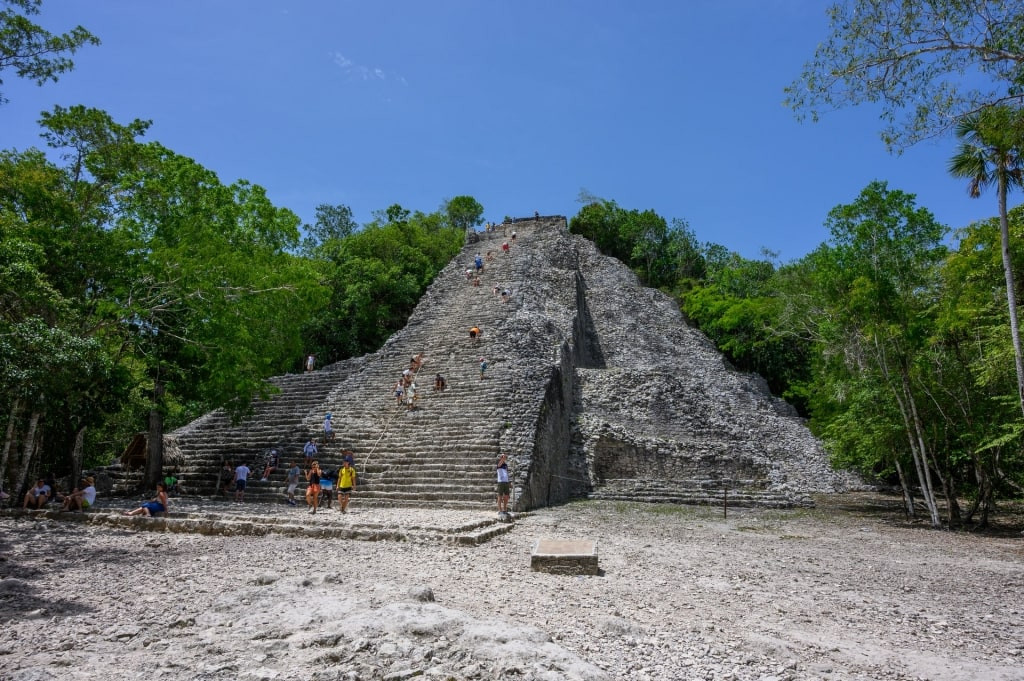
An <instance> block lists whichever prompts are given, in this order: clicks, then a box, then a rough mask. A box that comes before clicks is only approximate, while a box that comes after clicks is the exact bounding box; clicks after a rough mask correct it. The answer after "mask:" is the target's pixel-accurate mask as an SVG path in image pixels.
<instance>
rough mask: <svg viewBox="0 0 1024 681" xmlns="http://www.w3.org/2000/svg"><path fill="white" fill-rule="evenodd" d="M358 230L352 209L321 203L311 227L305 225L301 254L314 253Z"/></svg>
mask: <svg viewBox="0 0 1024 681" xmlns="http://www.w3.org/2000/svg"><path fill="white" fill-rule="evenodd" d="M357 229H359V224H358V223H357V222H356V221H355V218H353V217H352V209H351V208H349V207H348V206H346V205H344V204H338V205H336V206H332V205H330V204H327V203H322V204H320V205H319V206H317V207H316V219H315V220H314V222H313V224H312V225H306V226H305V231H306V238H304V239H303V240H302V252H303V253H305V254H306V255H315V253H316V252H317V251H318V250H319V249H321V248H322V247H324V246H325V245H326V244H328V243H330V242H331V241H335V242H336V241H340V240H341V239H344V238H346V237H348V236H350V235H351V234H352V233H353V232H355V231H356V230H357Z"/></svg>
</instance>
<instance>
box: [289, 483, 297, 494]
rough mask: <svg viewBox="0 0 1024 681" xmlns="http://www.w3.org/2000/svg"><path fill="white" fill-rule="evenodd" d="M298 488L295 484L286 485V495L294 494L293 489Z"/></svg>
mask: <svg viewBox="0 0 1024 681" xmlns="http://www.w3.org/2000/svg"><path fill="white" fill-rule="evenodd" d="M298 486H299V483H297V482H291V483H288V494H295V488H296V487H298Z"/></svg>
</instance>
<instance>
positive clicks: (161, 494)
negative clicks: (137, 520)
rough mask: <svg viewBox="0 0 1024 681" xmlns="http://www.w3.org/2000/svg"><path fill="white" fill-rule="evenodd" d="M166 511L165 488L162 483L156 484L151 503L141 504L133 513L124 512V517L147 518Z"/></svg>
mask: <svg viewBox="0 0 1024 681" xmlns="http://www.w3.org/2000/svg"><path fill="white" fill-rule="evenodd" d="M165 511H167V487H166V486H165V485H164V483H162V482H158V483H156V496H155V497H153V499H152V500H151V501H146V502H143V504H142V505H141V506H139V507H138V508H137V509H135V510H134V511H125V512H124V514H125V515H144V516H146V517H147V518H149V517H152V516H154V515H156V514H157V513H164V512H165Z"/></svg>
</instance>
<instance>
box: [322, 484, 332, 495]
mask: <svg viewBox="0 0 1024 681" xmlns="http://www.w3.org/2000/svg"><path fill="white" fill-rule="evenodd" d="M320 489H322V490H323V491H325V492H328V493H330V491H331V490H332V489H334V483H333V482H321V483H320Z"/></svg>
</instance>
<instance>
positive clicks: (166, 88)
mask: <svg viewBox="0 0 1024 681" xmlns="http://www.w3.org/2000/svg"><path fill="white" fill-rule="evenodd" d="M825 4H826V3H821V2H817V1H816V0H682V1H676V0H665V1H661V2H653V1H652V2H642V1H638V2H631V3H626V2H612V1H609V0H519V1H518V2H512V1H508V2H506V1H503V0H494V1H485V0H477V1H471V0H435V1H432V2H423V1H422V0H418V1H394V2H363V1H359V2H356V1H347V0H302V1H298V0H297V1H294V2H287V1H283V0H278V1H276V2H268V1H265V0H244V1H243V0H165V1H163V2H143V1H139V0H102V1H99V2H81V1H80V0H44V3H43V14H42V15H41V16H40V17H38V18H37V21H38V22H39V23H41V24H43V25H44V26H45V27H47V28H48V29H49V30H51V31H54V32H60V31H65V30H68V29H69V28H71V27H72V26H74V25H76V24H81V25H83V26H85V27H86V28H88V29H89V30H90V31H92V32H93V33H94V34H96V35H97V36H98V37H99V38H100V39H101V40H102V41H103V44H102V45H101V46H99V47H88V48H85V49H83V50H82V51H81V52H79V54H78V55H77V56H76V58H75V61H76V69H75V70H74V71H73V72H71V73H69V74H67V75H65V76H63V77H62V79H61V80H60V82H58V83H50V84H47V85H45V86H43V87H41V88H40V87H37V86H35V85H34V84H31V83H28V82H25V81H20V80H19V79H17V78H15V77H14V76H13V74H11V73H5V74H4V81H5V82H4V85H3V88H2V91H3V92H4V93H5V95H6V96H7V97H8V98H9V99H10V100H11V101H10V102H9V103H8V104H6V105H3V106H0V146H2V147H3V148H12V147H13V148H18V149H24V148H27V147H30V146H39V145H41V141H40V140H39V137H38V125H37V123H36V121H37V120H38V117H39V112H40V111H42V110H48V109H50V108H52V107H53V106H54V105H55V104H61V105H65V106H70V105H73V104H84V105H87V106H92V107H97V108H101V109H105V110H107V111H108V112H110V113H111V114H112V115H113V116H114V117H115V119H117V120H119V121H121V122H127V121H128V120H131V119H134V118H142V119H149V120H152V121H153V126H152V128H151V129H150V131H149V133H148V134H147V139H151V140H156V141H159V142H161V143H162V144H164V145H165V146H167V147H169V148H171V149H173V150H174V151H176V152H178V153H180V154H184V155H186V156H190V157H192V158H194V159H196V160H197V161H198V162H200V163H202V164H203V165H204V166H206V167H208V168H210V169H211V170H213V171H215V172H216V173H217V174H218V175H219V176H220V178H221V179H222V180H223V181H225V182H232V181H234V180H236V179H239V178H244V179H247V180H250V181H251V182H254V183H256V184H259V185H262V186H263V187H265V188H266V189H267V192H268V195H269V196H270V198H271V200H272V201H274V203H275V204H277V205H279V206H285V207H288V208H290V209H292V210H293V211H295V212H296V213H297V214H298V215H299V216H300V217H302V218H303V220H305V221H307V222H309V221H311V220H312V218H313V211H314V208H315V206H316V205H318V204H321V203H328V204H339V203H343V204H347V205H349V206H351V207H352V209H353V211H354V213H355V216H356V219H357V220H358V221H359V222H366V221H368V220H369V219H370V214H371V212H372V211H374V210H377V209H382V208H386V207H387V206H389V205H391V204H393V203H400V204H402V205H403V206H404V207H406V208H408V209H411V210H422V211H425V212H429V211H432V210H436V209H437V208H438V207H439V206H440V205H441V203H442V201H443V200H444V199H446V198H450V197H452V196H457V195H461V194H470V195H472V196H474V197H476V198H477V200H479V201H480V203H482V204H483V206H484V207H485V211H486V212H485V216H486V217H487V218H488V219H491V220H495V219H497V220H500V219H501V218H502V217H504V216H505V215H514V216H522V215H532V214H533V212H534V211H535V210H537V211H540V212H541V213H542V214H562V215H566V216H567V217H571V216H572V215H574V214H575V213H576V212H577V211H578V210H579V208H580V204H579V203H577V201H576V199H577V196H578V194H579V192H580V190H581V189H583V188H585V189H587V190H588V191H589V192H591V193H593V194H595V195H597V196H601V197H604V198H609V199H614V200H615V201H617V202H618V203H619V205H621V206H623V207H626V208H639V209H648V208H650V209H654V210H655V211H657V212H658V213H660V214H661V215H663V216H665V217H666V218H667V219H672V218H682V219H684V220H686V221H687V222H688V223H689V224H690V227H691V228H692V229H693V230H694V231H695V232H696V234H697V237H698V238H699V239H700V240H701V241H711V242H716V243H720V244H722V245H724V246H726V247H728V248H730V249H732V250H735V251H738V252H739V253H741V254H742V255H744V256H747V257H759V254H760V250H761V248H762V247H765V248H768V249H770V250H772V251H775V252H778V253H779V255H780V258H781V260H783V261H787V260H792V259H795V258H798V257H800V256H802V255H804V254H805V253H807V252H808V251H810V250H812V249H813V248H815V247H816V246H817V245H818V244H820V243H821V242H823V241H825V240H826V239H827V238H828V234H827V232H826V230H825V228H824V227H823V226H822V225H823V222H824V219H825V216H826V214H827V213H828V211H829V210H830V209H831V208H832V207H834V206H836V205H838V204H841V203H849V202H851V201H852V200H853V199H854V198H855V197H856V196H857V194H858V193H859V192H860V190H861V189H863V188H864V187H865V186H866V185H867V184H868V183H869V182H871V181H872V180H875V179H879V180H886V181H888V182H889V186H890V187H891V188H896V189H901V190H903V191H907V192H910V193H913V194H916V195H917V197H918V205H920V206H923V207H926V208H928V209H929V210H931V211H932V212H933V213H934V214H935V215H936V217H937V218H938V219H939V220H940V221H941V222H943V223H945V224H947V225H949V226H951V227H954V228H956V227H962V226H966V225H967V224H968V223H970V222H971V221H974V220H978V219H982V218H986V217H989V216H991V215H993V214H994V213H995V205H996V202H995V197H994V196H991V195H988V196H983V197H982V198H981V199H970V198H969V197H968V196H967V192H966V188H965V185H964V183H963V181H958V180H954V179H952V178H950V177H949V176H948V175H947V173H946V170H945V169H946V163H947V160H948V158H949V156H951V155H952V153H953V150H954V146H955V145H954V140H952V139H950V138H945V139H941V140H938V141H936V142H931V143H926V144H922V145H919V146H918V147H915V148H912V149H911V150H909V151H907V152H906V153H904V154H903V155H902V156H893V155H890V154H889V153H888V152H886V150H885V148H884V146H883V144H882V143H881V141H880V140H879V137H878V131H879V129H880V127H881V125H880V123H879V121H878V112H877V110H874V109H870V108H866V107H860V108H857V109H850V110H844V111H839V112H834V113H832V114H829V115H828V116H826V117H825V118H824V119H823V120H822V122H819V123H817V124H812V123H798V122H797V121H796V120H795V119H794V117H793V115H792V112H790V111H789V110H788V109H786V108H785V107H784V106H783V105H782V103H781V102H782V100H783V97H784V94H783V88H784V87H785V86H786V85H788V84H789V83H790V82H791V81H792V80H793V79H794V78H796V77H797V76H798V75H799V72H800V69H801V66H802V65H803V64H804V62H806V61H808V60H809V59H810V58H811V57H812V55H813V52H814V48H815V46H816V45H817V43H818V42H820V41H822V40H824V39H825V37H826V36H827V31H828V25H827V20H826V17H825V13H824V6H825ZM1016 199H1017V197H1011V203H1012V204H1013V203H1016Z"/></svg>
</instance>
